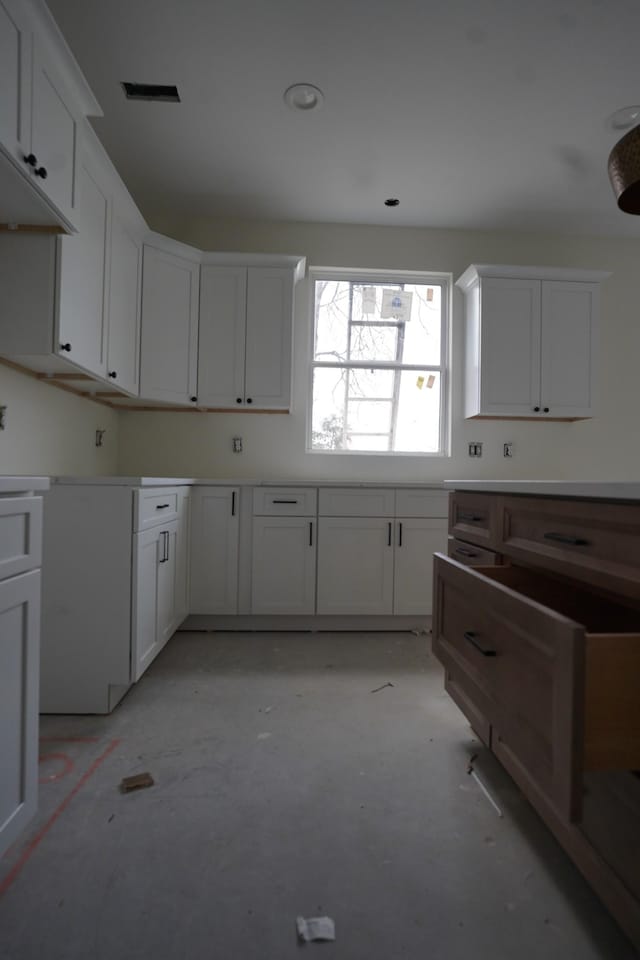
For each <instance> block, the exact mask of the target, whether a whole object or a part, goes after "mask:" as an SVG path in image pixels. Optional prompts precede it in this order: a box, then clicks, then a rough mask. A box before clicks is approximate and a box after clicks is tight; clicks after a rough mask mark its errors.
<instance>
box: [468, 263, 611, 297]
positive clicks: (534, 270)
mask: <svg viewBox="0 0 640 960" xmlns="http://www.w3.org/2000/svg"><path fill="white" fill-rule="evenodd" d="M610 276H611V273H610V272H609V271H607V270H583V269H579V268H575V267H535V266H534V267H526V266H518V265H516V264H492V263H472V264H471V265H470V266H468V267H467V269H466V270H465V271H464V273H463V274H461V276H459V277H458V279H457V280H456V286H457V287H460V289H461V290H463V291H466V290H469V289H470V288H471V287H472V286H474V284H476V283H477V282H478V281H479V280H480V279H482V278H483V277H497V278H500V279H503V280H567V281H573V282H576V283H579V282H586V283H600V282H601V281H603V280H606V279H607V277H610Z"/></svg>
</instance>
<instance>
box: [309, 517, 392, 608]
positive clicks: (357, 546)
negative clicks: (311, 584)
mask: <svg viewBox="0 0 640 960" xmlns="http://www.w3.org/2000/svg"><path fill="white" fill-rule="evenodd" d="M392 607H393V521H392V520H387V519H383V518H380V517H353V518H346V517H320V519H319V521H318V601H317V612H318V613H328V614H386V613H391V612H392Z"/></svg>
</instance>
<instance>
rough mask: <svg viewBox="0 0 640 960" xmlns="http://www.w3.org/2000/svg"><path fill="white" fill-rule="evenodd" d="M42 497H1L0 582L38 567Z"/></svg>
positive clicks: (40, 546) (39, 560) (39, 559)
mask: <svg viewBox="0 0 640 960" xmlns="http://www.w3.org/2000/svg"><path fill="white" fill-rule="evenodd" d="M41 559H42V497H0V580H4V579H6V578H7V577H15V576H16V575H17V574H19V573H24V572H25V571H26V570H32V569H33V568H34V567H39V566H40V562H41Z"/></svg>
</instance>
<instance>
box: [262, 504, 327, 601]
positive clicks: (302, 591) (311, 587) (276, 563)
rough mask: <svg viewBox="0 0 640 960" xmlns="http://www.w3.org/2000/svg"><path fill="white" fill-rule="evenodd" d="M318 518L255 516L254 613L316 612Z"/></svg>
mask: <svg viewBox="0 0 640 960" xmlns="http://www.w3.org/2000/svg"><path fill="white" fill-rule="evenodd" d="M315 583H316V521H315V520H313V519H310V518H308V517H254V518H253V547H252V572H251V612H252V613H270V614H292V613H299V614H304V613H314V612H315Z"/></svg>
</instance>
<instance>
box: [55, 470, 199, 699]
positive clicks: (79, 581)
mask: <svg viewBox="0 0 640 960" xmlns="http://www.w3.org/2000/svg"><path fill="white" fill-rule="evenodd" d="M190 500H191V490H190V487H189V486H186V485H174V486H169V485H167V486H144V485H140V484H137V483H136V482H135V481H133V482H131V483H127V482H126V480H124V481H123V482H121V483H117V484H116V483H105V484H100V483H99V482H87V483H81V482H64V480H60V481H58V482H56V483H54V484H53V485H52V488H51V490H50V492H49V493H48V494H47V501H46V510H45V527H44V542H43V558H44V559H43V586H42V610H43V616H42V655H41V685H40V711H41V713H109V712H110V711H111V710H113V708H114V707H115V706H116V704H117V703H118V702H119V701H120V700H121V699H122V697H123V696H124V694H125V693H126V692H127V690H128V689H129V687H130V686H131V684H132V683H135V682H136V681H137V680H139V679H140V677H141V676H142V674H143V673H144V671H145V670H146V669H147V667H148V666H149V665H150V664H151V662H152V661H153V660H154V658H155V657H156V656H157V655H158V653H159V652H160V651H161V650H162V648H163V647H164V645H165V644H166V642H167V640H168V639H169V638H170V636H171V635H172V634H173V633H174V631H175V630H176V629H177V627H178V626H179V625H180V623H181V622H182V620H184V618H185V617H186V616H187V614H188V607H189V531H190Z"/></svg>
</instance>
